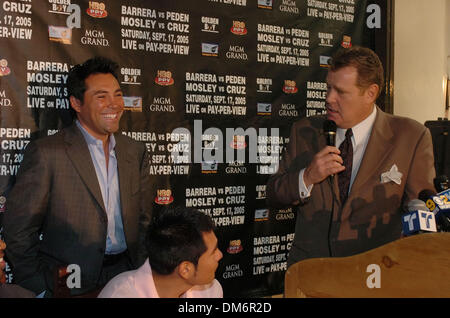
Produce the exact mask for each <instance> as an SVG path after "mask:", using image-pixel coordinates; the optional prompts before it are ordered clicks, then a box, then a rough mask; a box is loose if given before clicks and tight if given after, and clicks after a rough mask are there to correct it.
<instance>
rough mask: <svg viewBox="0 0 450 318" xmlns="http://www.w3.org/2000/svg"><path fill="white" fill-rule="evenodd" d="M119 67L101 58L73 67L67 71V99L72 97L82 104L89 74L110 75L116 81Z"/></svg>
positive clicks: (97, 57)
mask: <svg viewBox="0 0 450 318" xmlns="http://www.w3.org/2000/svg"><path fill="white" fill-rule="evenodd" d="M118 69H119V65H118V64H117V63H116V62H114V61H112V60H110V59H108V58H106V57H102V56H96V57H93V58H91V59H89V60H87V61H86V62H84V63H82V64H77V65H74V66H73V67H72V68H71V69H70V70H69V75H68V78H67V92H68V95H69V97H70V96H74V97H75V98H77V99H79V100H80V101H81V102H83V97H84V92H85V91H86V85H85V80H86V78H88V77H89V75H91V74H98V73H102V74H108V73H110V74H112V75H113V76H114V77H115V78H116V79H117V80H118V75H117V71H118Z"/></svg>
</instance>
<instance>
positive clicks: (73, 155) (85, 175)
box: [64, 124, 106, 216]
mask: <svg viewBox="0 0 450 318" xmlns="http://www.w3.org/2000/svg"><path fill="white" fill-rule="evenodd" d="M64 140H65V142H66V151H67V155H68V157H69V159H70V160H71V161H72V163H73V165H74V167H75V169H76V170H77V172H78V174H79V175H80V177H81V179H82V180H83V182H84V183H85V185H86V187H87V188H88V190H89V191H90V192H91V194H92V195H93V196H94V198H95V200H96V201H97V203H98V204H99V205H100V207H101V208H102V209H103V211H106V209H105V205H104V203H103V197H102V193H101V190H100V185H99V184H98V180H97V174H96V172H95V168H94V164H93V163H92V158H91V154H90V153H89V148H88V146H87V144H86V141H85V140H84V137H83V135H82V133H81V131H80V130H79V129H78V127H77V126H76V124H73V125H72V126H70V127H69V128H67V130H66V134H65V137H64ZM105 213H106V212H105ZM105 216H106V214H105Z"/></svg>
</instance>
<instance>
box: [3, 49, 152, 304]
mask: <svg viewBox="0 0 450 318" xmlns="http://www.w3.org/2000/svg"><path fill="white" fill-rule="evenodd" d="M117 69H118V65H117V64H116V63H114V62H112V61H111V60H109V59H106V58H102V57H96V58H92V59H89V60H88V61H86V62H85V63H83V64H79V65H75V66H74V67H73V68H72V69H71V70H70V71H69V76H68V81H67V86H68V87H67V88H68V93H69V99H70V104H71V106H72V108H73V110H74V111H75V113H76V120H75V122H74V123H73V124H72V125H71V126H69V127H67V128H64V129H62V130H61V131H60V132H59V133H57V134H55V135H53V136H49V137H44V138H41V139H38V140H36V141H34V142H31V143H30V144H29V145H28V147H27V148H26V151H25V154H24V159H23V162H22V164H21V166H20V169H19V172H18V175H17V180H16V183H15V185H14V187H13V189H12V190H11V192H10V194H9V196H8V198H7V210H6V212H5V215H4V220H3V222H4V224H3V227H4V237H5V241H6V243H7V246H8V247H7V249H6V256H7V257H8V261H9V262H10V264H11V267H12V270H13V274H14V278H15V282H16V283H18V284H20V285H22V286H23V287H25V288H28V289H30V290H32V291H34V292H35V293H36V294H40V295H44V296H45V297H51V296H52V293H53V287H54V284H55V282H54V281H53V277H54V275H55V271H56V269H57V268H58V267H59V266H64V265H69V264H76V265H78V266H79V267H80V270H81V286H80V288H74V289H72V290H71V293H72V295H78V294H81V293H86V292H88V291H91V290H94V289H100V288H101V287H103V286H104V285H105V284H106V283H107V282H108V281H109V280H110V279H111V278H112V277H114V276H116V275H117V274H119V273H121V272H124V271H127V270H131V269H134V268H137V267H138V266H140V265H142V263H143V261H144V256H145V252H142V251H143V250H144V249H143V241H144V237H143V236H144V234H143V233H145V230H146V228H147V226H148V223H149V221H150V214H151V208H152V207H151V200H150V199H149V198H150V197H151V195H152V194H153V192H154V191H152V188H151V184H150V179H149V174H148V164H149V160H148V155H147V152H146V150H145V145H143V144H141V143H138V142H135V141H133V140H132V139H130V138H128V137H126V136H123V135H122V134H119V133H117V134H115V133H116V132H117V130H118V129H119V121H120V118H121V116H122V114H123V111H124V101H123V96H122V90H121V89H120V86H119V83H118V80H117ZM41 233H42V235H43V237H42V241H40V240H39V236H40V234H41Z"/></svg>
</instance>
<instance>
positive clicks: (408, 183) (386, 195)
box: [267, 109, 435, 265]
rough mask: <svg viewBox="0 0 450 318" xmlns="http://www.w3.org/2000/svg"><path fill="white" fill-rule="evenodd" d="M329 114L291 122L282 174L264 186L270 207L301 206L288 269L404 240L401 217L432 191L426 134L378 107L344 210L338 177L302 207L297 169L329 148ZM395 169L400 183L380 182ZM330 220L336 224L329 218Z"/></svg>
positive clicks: (431, 161) (325, 183) (316, 189)
mask: <svg viewBox="0 0 450 318" xmlns="http://www.w3.org/2000/svg"><path fill="white" fill-rule="evenodd" d="M324 120H325V117H324V116H320V117H311V118H304V119H301V120H299V121H298V122H296V123H294V125H293V127H292V130H291V136H290V140H289V145H288V147H287V149H286V151H285V153H284V155H283V158H282V160H281V162H280V167H279V170H278V172H277V173H276V174H274V175H272V176H271V177H270V179H269V181H268V184H267V199H268V204H269V205H270V206H273V207H282V206H287V205H292V204H293V203H294V202H296V201H297V202H298V201H300V202H301V203H300V205H299V206H298V207H297V209H298V213H297V220H296V226H295V238H294V242H293V245H292V248H291V250H290V253H289V258H288V265H292V264H293V263H295V262H298V261H300V260H302V259H306V258H312V257H327V256H341V257H342V256H349V255H353V254H358V253H361V252H363V251H366V250H369V249H372V248H375V247H378V246H381V245H383V244H386V243H388V242H391V241H394V240H396V239H398V238H400V235H401V230H402V227H401V214H402V213H403V212H404V210H403V208H404V207H405V205H407V203H408V202H409V201H410V200H412V199H417V197H418V194H419V192H420V191H421V190H423V189H434V186H433V178H434V177H435V169H434V157H433V144H432V140H431V134H430V132H429V130H428V129H427V128H426V127H425V126H423V125H421V124H419V123H418V122H416V121H414V120H411V119H408V118H403V117H397V116H392V115H389V114H386V113H384V112H383V111H381V110H380V109H377V116H376V119H375V123H374V126H373V129H372V133H371V136H370V139H369V142H368V144H367V148H366V151H365V153H364V156H363V159H362V162H361V166H360V168H359V171H358V174H357V176H356V179H355V181H354V183H353V185H352V189H351V192H350V193H349V197H348V199H347V201H346V202H345V204H344V205H342V204H341V202H340V200H339V188H338V184H337V177H334V178H333V180H332V181H330V178H327V179H326V180H324V181H323V182H321V183H319V184H316V185H314V187H313V190H312V193H311V196H310V198H308V199H307V200H305V201H304V202H302V200H300V194H299V186H298V185H299V171H300V170H301V169H303V168H305V167H307V166H308V165H309V163H310V162H311V161H312V159H313V157H314V155H315V154H316V153H317V152H319V151H320V150H321V149H323V148H324V147H325V146H326V139H325V137H324V135H323V128H322V127H323V122H324ZM394 164H395V165H397V167H398V169H399V171H400V172H401V173H402V174H403V176H402V179H401V184H400V185H397V184H396V183H394V182H388V183H382V182H381V174H382V173H383V172H387V171H389V170H390V169H391V167H392V166H393V165H394ZM331 216H332V218H333V219H332V220H331Z"/></svg>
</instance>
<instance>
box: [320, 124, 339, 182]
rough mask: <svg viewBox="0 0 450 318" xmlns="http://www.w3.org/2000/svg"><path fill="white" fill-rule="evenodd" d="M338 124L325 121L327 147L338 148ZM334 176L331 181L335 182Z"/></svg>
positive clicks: (324, 131) (324, 130) (324, 129)
mask: <svg viewBox="0 0 450 318" xmlns="http://www.w3.org/2000/svg"><path fill="white" fill-rule="evenodd" d="M336 130H337V126H336V123H335V122H334V121H332V120H325V121H324V122H323V133H324V134H325V138H326V140H327V146H333V147H334V146H336ZM333 177H334V174H332V175H330V178H331V179H330V181H332V180H333Z"/></svg>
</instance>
